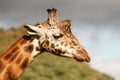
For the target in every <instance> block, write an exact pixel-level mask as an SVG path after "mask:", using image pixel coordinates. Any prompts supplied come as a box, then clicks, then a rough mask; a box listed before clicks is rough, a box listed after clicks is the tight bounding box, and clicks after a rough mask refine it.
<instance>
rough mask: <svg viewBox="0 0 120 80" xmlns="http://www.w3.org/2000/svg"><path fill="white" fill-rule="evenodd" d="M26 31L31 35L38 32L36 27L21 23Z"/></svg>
mask: <svg viewBox="0 0 120 80" xmlns="http://www.w3.org/2000/svg"><path fill="white" fill-rule="evenodd" d="M23 26H24V28H25V29H26V30H27V32H28V33H29V34H31V35H36V34H37V33H38V28H37V27H35V26H32V25H29V24H27V25H23Z"/></svg>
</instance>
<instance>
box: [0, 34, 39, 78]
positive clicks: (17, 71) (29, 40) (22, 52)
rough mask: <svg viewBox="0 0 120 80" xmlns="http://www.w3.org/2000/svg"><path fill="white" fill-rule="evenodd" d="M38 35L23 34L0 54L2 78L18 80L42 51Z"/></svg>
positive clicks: (0, 73)
mask: <svg viewBox="0 0 120 80" xmlns="http://www.w3.org/2000/svg"><path fill="white" fill-rule="evenodd" d="M38 38H39V37H38V36H34V35H29V34H26V35H23V36H22V37H21V38H20V39H19V40H17V41H16V42H15V43H14V44H13V45H12V46H11V47H10V48H9V49H8V50H6V51H5V52H4V53H2V54H1V55H0V80H18V78H19V77H20V76H21V74H22V73H23V72H24V71H25V70H26V68H27V67H28V66H29V65H30V63H31V62H32V61H33V60H34V58H35V56H37V55H38V54H39V53H40V50H39V49H40V46H39V40H38Z"/></svg>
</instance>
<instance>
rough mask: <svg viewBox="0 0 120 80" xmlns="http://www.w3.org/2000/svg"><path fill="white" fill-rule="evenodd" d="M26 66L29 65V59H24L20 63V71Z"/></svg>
mask: <svg viewBox="0 0 120 80" xmlns="http://www.w3.org/2000/svg"><path fill="white" fill-rule="evenodd" d="M28 65H29V59H28V58H26V59H24V61H23V62H22V64H21V66H20V68H21V69H25V68H26V67H27V66H28Z"/></svg>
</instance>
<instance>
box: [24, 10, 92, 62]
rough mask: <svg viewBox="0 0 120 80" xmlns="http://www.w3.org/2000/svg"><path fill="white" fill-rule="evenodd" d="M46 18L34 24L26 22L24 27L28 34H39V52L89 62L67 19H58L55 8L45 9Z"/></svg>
mask: <svg viewBox="0 0 120 80" xmlns="http://www.w3.org/2000/svg"><path fill="white" fill-rule="evenodd" d="M47 12H48V19H47V20H46V21H45V22H42V23H37V24H35V25H29V24H26V25H24V27H25V28H26V30H27V32H28V33H29V34H30V35H37V36H39V37H40V38H39V41H40V47H41V50H42V51H41V52H46V51H47V52H51V53H52V54H55V55H58V56H62V57H68V58H73V59H75V60H77V61H79V62H83V61H86V62H90V57H89V55H88V53H87V51H86V50H85V49H84V48H83V47H82V46H81V45H80V44H79V42H78V40H77V39H76V37H75V36H74V35H73V34H72V31H71V29H70V26H71V22H70V20H69V19H65V20H63V21H60V20H59V19H58V15H57V10H56V9H55V8H50V9H47Z"/></svg>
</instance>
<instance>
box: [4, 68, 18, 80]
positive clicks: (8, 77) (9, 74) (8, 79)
mask: <svg viewBox="0 0 120 80" xmlns="http://www.w3.org/2000/svg"><path fill="white" fill-rule="evenodd" d="M4 80H18V76H17V75H16V74H15V71H14V69H13V67H11V66H10V67H8V68H7V71H6V73H5V75H4Z"/></svg>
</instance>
